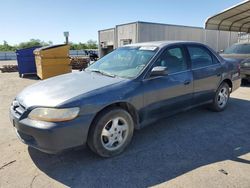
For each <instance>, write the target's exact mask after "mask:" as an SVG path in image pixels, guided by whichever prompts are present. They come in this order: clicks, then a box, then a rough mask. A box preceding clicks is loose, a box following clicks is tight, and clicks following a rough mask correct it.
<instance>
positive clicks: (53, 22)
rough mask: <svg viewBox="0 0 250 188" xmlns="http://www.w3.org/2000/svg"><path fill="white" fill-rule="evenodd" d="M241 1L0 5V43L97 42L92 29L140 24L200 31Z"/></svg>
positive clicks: (6, 1)
mask: <svg viewBox="0 0 250 188" xmlns="http://www.w3.org/2000/svg"><path fill="white" fill-rule="evenodd" d="M240 2H242V0H241V1H240V0H226V1H225V0H174V1H173V0H123V1H119V0H91V1H90V0H88V1H87V0H40V1H36V0H2V1H1V11H0V44H2V43H3V41H4V40H6V41H7V42H8V43H9V44H11V45H13V44H18V43H20V42H24V41H28V40H30V39H32V38H33V39H40V40H42V41H46V42H47V41H52V42H53V43H54V44H59V43H63V42H64V36H63V32H64V31H69V33H70V36H69V40H70V41H72V42H75V43H78V42H86V41H87V40H89V39H92V40H98V30H102V29H107V28H112V27H114V26H115V25H119V24H123V23H128V22H134V21H146V22H157V23H166V24H175V25H187V26H198V27H204V23H205V21H206V19H207V18H208V17H210V16H213V15H215V14H217V13H218V12H220V11H222V10H224V9H226V8H229V7H231V6H233V5H235V4H237V3H240Z"/></svg>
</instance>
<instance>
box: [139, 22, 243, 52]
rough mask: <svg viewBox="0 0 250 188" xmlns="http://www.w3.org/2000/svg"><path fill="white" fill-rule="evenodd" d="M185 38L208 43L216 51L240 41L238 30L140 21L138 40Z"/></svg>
mask: <svg viewBox="0 0 250 188" xmlns="http://www.w3.org/2000/svg"><path fill="white" fill-rule="evenodd" d="M157 40H158V41H159V40H185V41H196V42H201V43H204V44H207V45H208V46H210V47H211V48H213V49H214V50H216V51H219V50H222V49H223V50H224V49H225V48H227V47H228V46H230V45H232V44H233V43H236V42H238V33H237V32H231V35H230V32H227V31H215V30H205V29H203V28H198V27H186V26H175V25H165V24H154V23H141V22H139V23H138V42H148V41H157Z"/></svg>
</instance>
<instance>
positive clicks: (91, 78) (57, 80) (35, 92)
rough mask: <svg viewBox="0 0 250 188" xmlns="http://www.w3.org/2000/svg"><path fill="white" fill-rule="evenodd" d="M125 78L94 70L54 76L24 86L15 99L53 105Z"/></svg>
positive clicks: (29, 103) (29, 102)
mask: <svg viewBox="0 0 250 188" xmlns="http://www.w3.org/2000/svg"><path fill="white" fill-rule="evenodd" d="M124 80H126V79H123V78H118V77H114V78H112V77H108V76H104V75H101V74H98V73H94V72H85V71H83V72H77V73H69V74H64V75H61V76H56V77H53V78H50V79H47V80H44V81H41V82H39V83H36V84H33V85H31V86H29V87H27V88H25V89H24V90H23V91H22V92H21V93H20V94H19V95H18V96H17V97H16V99H17V100H18V102H19V103H20V104H22V105H23V106H25V107H26V108H29V107H31V106H48V107H55V106H58V105H59V104H61V103H63V102H65V101H67V100H69V99H72V98H73V97H76V96H78V95H82V94H84V93H88V92H91V91H93V90H96V89H100V88H102V87H106V86H110V85H113V84H116V83H119V82H122V81H124Z"/></svg>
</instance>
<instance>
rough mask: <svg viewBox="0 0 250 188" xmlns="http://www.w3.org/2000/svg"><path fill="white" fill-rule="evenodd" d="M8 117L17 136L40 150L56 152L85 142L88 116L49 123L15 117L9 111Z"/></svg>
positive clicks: (88, 122) (88, 121) (88, 123)
mask: <svg viewBox="0 0 250 188" xmlns="http://www.w3.org/2000/svg"><path fill="white" fill-rule="evenodd" d="M10 119H11V122H12V123H13V126H14V129H15V131H16V134H17V136H18V138H19V139H20V140H21V141H22V142H23V143H25V144H27V145H29V146H31V147H33V148H36V149H38V150H40V151H43V152H46V153H51V154H56V153H59V152H62V151H64V150H67V149H70V148H74V147H78V146H84V145H85V144H86V142H87V136H88V130H89V126H90V118H89V117H88V116H80V117H78V118H76V119H74V120H72V121H67V122H60V123H51V122H42V121H35V120H31V119H29V118H25V119H22V120H19V119H17V118H16V117H15V116H14V115H13V113H12V112H11V111H10Z"/></svg>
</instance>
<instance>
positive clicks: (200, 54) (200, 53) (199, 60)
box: [187, 46, 213, 68]
mask: <svg viewBox="0 0 250 188" xmlns="http://www.w3.org/2000/svg"><path fill="white" fill-rule="evenodd" d="M187 48H188V52H189V55H190V58H191V62H192V68H202V67H206V66H209V65H213V57H212V56H211V54H210V53H209V51H208V50H207V49H205V48H203V47H200V46H188V47H187Z"/></svg>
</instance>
